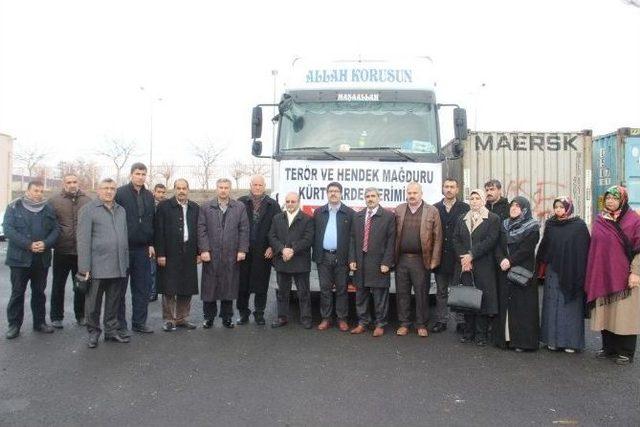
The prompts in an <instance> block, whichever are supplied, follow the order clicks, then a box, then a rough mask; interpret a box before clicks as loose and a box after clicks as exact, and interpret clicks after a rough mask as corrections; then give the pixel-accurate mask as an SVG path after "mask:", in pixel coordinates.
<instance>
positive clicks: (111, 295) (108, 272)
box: [77, 179, 129, 348]
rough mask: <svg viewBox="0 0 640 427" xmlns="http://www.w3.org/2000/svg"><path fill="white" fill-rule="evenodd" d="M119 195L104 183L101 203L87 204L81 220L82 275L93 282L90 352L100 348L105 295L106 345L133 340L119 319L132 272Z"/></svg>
mask: <svg viewBox="0 0 640 427" xmlns="http://www.w3.org/2000/svg"><path fill="white" fill-rule="evenodd" d="M115 195H116V182H115V181H114V180H112V179H104V180H102V181H101V182H100V185H99V187H98V199H96V200H93V201H91V202H89V203H87V204H86V205H85V206H84V207H83V208H82V209H81V210H80V218H79V219H78V236H77V245H78V272H79V274H80V275H82V276H84V280H89V279H91V284H90V285H89V289H88V290H87V293H86V299H85V318H86V321H87V330H88V331H89V341H88V343H87V344H88V346H89V348H95V347H96V346H97V345H98V338H99V337H100V332H101V329H100V311H101V308H102V296H103V294H104V295H105V303H104V339H105V341H117V342H120V343H128V342H129V338H127V337H124V336H121V335H120V334H119V333H118V318H117V314H118V303H119V301H120V296H121V292H122V290H123V289H124V285H125V283H126V280H127V269H128V268H129V244H128V234H127V214H126V212H125V210H124V208H123V207H122V206H120V205H119V204H117V203H116V202H115V201H114V198H115Z"/></svg>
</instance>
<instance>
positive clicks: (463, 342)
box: [460, 335, 473, 344]
mask: <svg viewBox="0 0 640 427" xmlns="http://www.w3.org/2000/svg"><path fill="white" fill-rule="evenodd" d="M460 342H461V343H462V344H466V343H469V342H473V337H470V336H464V335H463V336H462V338H460Z"/></svg>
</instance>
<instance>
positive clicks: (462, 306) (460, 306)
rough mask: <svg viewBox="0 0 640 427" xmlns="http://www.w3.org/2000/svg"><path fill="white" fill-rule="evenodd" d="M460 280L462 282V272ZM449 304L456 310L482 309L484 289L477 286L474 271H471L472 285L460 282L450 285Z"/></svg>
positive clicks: (472, 310) (474, 310)
mask: <svg viewBox="0 0 640 427" xmlns="http://www.w3.org/2000/svg"><path fill="white" fill-rule="evenodd" d="M458 282H462V274H460V280H459V281H458ZM447 305H448V306H449V307H451V308H452V309H453V310H456V311H467V312H478V311H480V308H481V307H482V290H481V289H478V288H476V283H475V279H474V278H473V273H471V285H464V284H462V283H459V284H458V285H455V286H449V297H448V298H447Z"/></svg>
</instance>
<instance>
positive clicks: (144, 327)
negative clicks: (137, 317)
mask: <svg viewBox="0 0 640 427" xmlns="http://www.w3.org/2000/svg"><path fill="white" fill-rule="evenodd" d="M131 329H133V330H134V331H136V332H139V333H141V334H152V333H153V329H151V328H150V327H148V326H147V325H140V326H133V327H132V328H131Z"/></svg>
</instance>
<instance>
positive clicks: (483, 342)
mask: <svg viewBox="0 0 640 427" xmlns="http://www.w3.org/2000/svg"><path fill="white" fill-rule="evenodd" d="M476 345H477V346H478V347H486V346H487V340H484V339H479V340H476Z"/></svg>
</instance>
